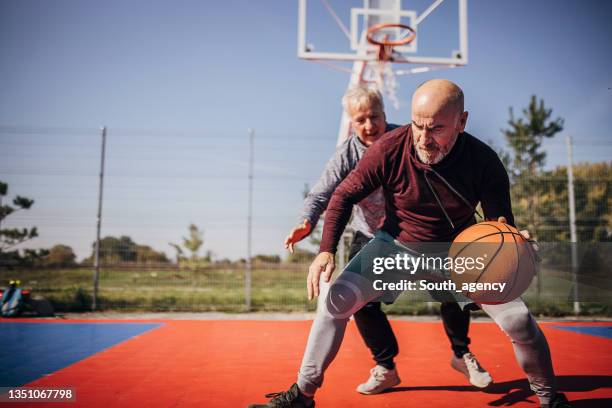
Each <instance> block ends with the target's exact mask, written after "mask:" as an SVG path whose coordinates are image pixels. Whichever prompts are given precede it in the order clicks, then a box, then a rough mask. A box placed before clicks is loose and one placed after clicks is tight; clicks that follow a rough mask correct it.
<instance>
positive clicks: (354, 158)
mask: <svg viewBox="0 0 612 408" xmlns="http://www.w3.org/2000/svg"><path fill="white" fill-rule="evenodd" d="M397 127H398V125H393V124H387V127H386V129H385V132H389V131H391V130H393V129H395V128H397ZM367 148H368V147H367V146H366V145H365V144H363V143H362V142H361V140H359V138H358V137H357V136H356V135H352V136H351V137H350V138H348V139H347V140H346V141H344V143H342V144H341V145H340V146H338V148H337V149H336V152H335V153H334V155H333V156H332V157H331V158H330V159H329V161H328V162H327V164H326V165H325V170H324V171H323V174H322V175H321V177H320V178H319V180H318V181H317V183H316V184H315V185H314V187H313V188H312V190H310V192H309V193H308V195H307V196H306V199H305V200H304V208H303V210H302V215H301V218H300V222H301V221H303V220H308V221H309V222H310V224H311V225H312V229H314V228H315V226H316V225H317V222H318V221H319V217H321V214H323V211H325V209H326V208H327V204H328V203H329V200H330V199H331V196H332V194H333V193H334V190H335V189H336V187H337V186H338V184H340V183H341V182H342V180H344V178H345V177H346V176H348V174H349V173H350V172H351V171H352V170H353V169H354V168H355V166H357V162H358V161H359V160H361V157H362V156H363V154H364V153H365V151H366V149H367ZM384 216H385V198H384V196H383V194H382V188H380V187H379V188H378V189H377V190H375V191H374V192H373V193H372V194H370V195H369V196H368V197H366V198H365V199H363V200H362V201H360V202H359V204H357V205H355V206H354V207H353V218H352V220H351V223H350V224H349V226H350V227H351V228H352V229H353V230H354V231H359V232H361V233H362V234H364V235H366V236H368V237H372V236H374V232H375V231H376V230H377V229H378V228H379V227H380V225H381V223H382V220H383V218H384Z"/></svg>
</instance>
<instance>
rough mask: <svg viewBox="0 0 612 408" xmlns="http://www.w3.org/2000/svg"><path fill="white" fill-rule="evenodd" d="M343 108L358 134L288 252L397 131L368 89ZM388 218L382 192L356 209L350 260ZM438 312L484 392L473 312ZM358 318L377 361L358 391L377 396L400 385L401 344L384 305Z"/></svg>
mask: <svg viewBox="0 0 612 408" xmlns="http://www.w3.org/2000/svg"><path fill="white" fill-rule="evenodd" d="M342 106H343V108H344V109H345V111H346V113H347V114H348V115H349V117H350V119H351V127H352V130H353V133H354V136H353V137H350V138H349V139H348V140H346V141H345V142H344V143H343V144H342V145H340V146H339V147H338V148H337V149H336V152H335V153H334V155H333V156H332V157H331V159H330V160H329V161H328V163H327V165H326V167H325V170H324V172H323V174H322V176H321V178H320V179H319V180H318V182H317V183H316V184H315V186H314V187H313V189H312V190H311V191H310V193H309V194H308V196H307V197H306V200H305V201H304V207H303V210H302V214H301V216H300V220H302V222H301V223H300V224H298V225H297V226H296V227H295V228H293V230H291V232H290V233H289V235H288V236H287V238H286V240H285V247H286V248H288V249H289V250H290V251H293V246H294V244H295V243H297V242H299V241H300V240H302V239H304V238H305V237H307V236H308V235H309V234H310V233H311V231H312V229H313V228H314V227H315V226H316V225H317V222H318V221H319V217H320V216H321V214H322V213H323V212H324V211H325V209H326V208H327V204H328V203H329V200H330V198H331V196H332V194H333V192H334V190H335V189H336V187H337V186H338V185H339V184H340V183H341V182H342V180H344V178H345V177H346V176H347V175H348V174H349V173H350V172H351V171H352V170H353V169H354V168H355V166H356V165H357V163H358V162H359V160H360V159H361V157H362V156H363V154H364V153H365V151H366V149H367V148H368V147H369V146H371V145H372V144H373V143H374V142H376V141H377V140H378V139H379V138H380V137H381V136H382V135H383V134H384V133H386V132H388V131H391V130H393V129H395V128H397V127H398V126H397V125H393V124H388V123H387V122H386V117H385V113H384V105H383V100H382V96H381V95H380V93H379V92H378V91H375V90H372V89H368V88H366V87H355V88H351V89H349V91H348V92H347V93H346V95H344V97H343V98H342ZM384 216H385V198H384V196H383V193H382V189H381V188H379V189H377V190H376V191H375V192H373V193H372V194H370V195H369V196H368V197H366V198H365V199H364V200H362V201H361V202H359V204H357V205H355V206H354V207H353V217H352V221H351V228H352V229H353V231H355V235H354V238H353V242H352V244H351V248H350V250H349V259H352V258H353V257H354V256H355V255H356V254H357V253H358V252H359V251H360V250H361V248H362V247H363V246H364V245H366V244H367V243H368V242H369V241H370V239H371V238H372V237H373V236H374V232H375V231H376V230H377V229H378V228H379V227H380V225H381V224H382V221H383V218H384ZM440 309H441V315H442V321H443V323H444V329H445V331H446V333H447V335H448V338H449V340H450V342H451V347H452V350H453V358H452V360H451V365H452V367H453V368H455V369H457V370H458V371H460V372H462V373H463V374H464V375H465V376H466V377H467V378H468V379H469V381H470V383H471V384H473V385H475V386H477V387H480V388H484V387H486V386H487V385H489V384H490V383H491V382H492V379H491V376H490V375H489V373H488V372H487V371H485V370H484V369H483V368H482V367H481V366H480V364H479V363H478V361H477V360H476V358H475V357H474V355H473V354H472V353H470V350H469V348H468V344H469V343H470V339H469V338H468V328H469V322H470V311H469V310H466V311H463V310H461V308H460V307H459V306H458V305H457V303H454V302H445V303H442V304H441V308H440ZM354 318H355V323H356V324H357V328H358V329H359V333H360V334H361V336H362V337H363V339H364V341H365V344H366V346H367V347H368V348H369V349H370V351H371V353H372V357H373V358H374V361H375V363H376V365H375V367H374V368H372V370H371V375H370V378H369V379H368V381H366V382H365V383H363V384H360V385H359V386H358V387H357V391H358V392H360V393H362V394H377V393H380V392H382V391H384V390H386V389H388V388H390V387H393V386H395V385H397V384H399V383H400V378H399V376H398V374H397V370H396V368H395V363H394V361H393V359H394V357H395V356H396V355H397V354H398V351H399V350H398V344H397V340H396V338H395V335H394V333H393V330H392V328H391V325H390V324H389V321H388V320H387V316H386V314H385V313H384V312H383V311H382V309H381V303H380V302H370V303H367V304H366V305H365V306H364V307H363V308H361V309H360V310H358V311H357V312H356V313H355V314H354Z"/></svg>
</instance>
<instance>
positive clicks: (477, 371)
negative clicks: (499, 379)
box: [451, 353, 493, 388]
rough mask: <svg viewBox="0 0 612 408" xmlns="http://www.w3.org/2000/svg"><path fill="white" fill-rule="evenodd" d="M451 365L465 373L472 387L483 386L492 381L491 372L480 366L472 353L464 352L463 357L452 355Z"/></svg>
mask: <svg viewBox="0 0 612 408" xmlns="http://www.w3.org/2000/svg"><path fill="white" fill-rule="evenodd" d="M451 367H453V368H454V369H455V370H457V371H459V372H460V373H462V374H463V375H465V376H466V377H467V379H468V380H470V384H472V385H473V386H474V387H478V388H485V387H487V386H488V385H489V384H491V383H492V382H493V378H491V374H489V373H488V372H487V370H485V369H484V368H482V366H481V365H480V363H479V362H478V360H476V356H474V355H473V354H472V353H465V354H464V355H463V358H458V357H457V356H453V358H452V360H451Z"/></svg>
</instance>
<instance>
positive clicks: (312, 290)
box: [306, 252, 336, 300]
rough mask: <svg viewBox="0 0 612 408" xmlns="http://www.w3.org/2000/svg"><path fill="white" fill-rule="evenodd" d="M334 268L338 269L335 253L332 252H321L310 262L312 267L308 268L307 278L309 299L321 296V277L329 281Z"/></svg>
mask: <svg viewBox="0 0 612 408" xmlns="http://www.w3.org/2000/svg"><path fill="white" fill-rule="evenodd" d="M334 269H336V262H335V260H334V254H332V253H331V252H321V253H320V254H319V255H317V257H316V258H315V259H314V261H312V263H311V264H310V268H308V277H307V278H306V288H307V289H308V300H312V299H314V298H315V297H316V296H319V279H320V278H321V277H322V278H323V280H324V281H325V282H329V280H330V279H331V276H332V273H334Z"/></svg>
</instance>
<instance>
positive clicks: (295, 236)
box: [285, 220, 312, 253]
mask: <svg viewBox="0 0 612 408" xmlns="http://www.w3.org/2000/svg"><path fill="white" fill-rule="evenodd" d="M311 230H312V225H311V224H310V221H308V220H304V222H302V223H301V224H298V225H297V226H296V227H295V228H294V229H292V230H291V232H290V233H289V235H287V238H285V249H288V250H289V252H291V253H293V245H294V244H297V243H298V242H300V241H301V240H303V239H304V238H306V237H307V236H308V235H309V234H310V231H311Z"/></svg>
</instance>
